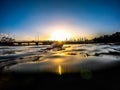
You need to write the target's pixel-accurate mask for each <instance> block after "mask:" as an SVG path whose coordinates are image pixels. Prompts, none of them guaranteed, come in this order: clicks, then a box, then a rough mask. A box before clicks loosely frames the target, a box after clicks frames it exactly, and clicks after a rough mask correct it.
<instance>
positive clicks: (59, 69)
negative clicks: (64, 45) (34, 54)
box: [58, 65, 62, 75]
mask: <svg viewBox="0 0 120 90" xmlns="http://www.w3.org/2000/svg"><path fill="white" fill-rule="evenodd" d="M58 73H59V75H61V74H62V68H61V65H59V66H58Z"/></svg>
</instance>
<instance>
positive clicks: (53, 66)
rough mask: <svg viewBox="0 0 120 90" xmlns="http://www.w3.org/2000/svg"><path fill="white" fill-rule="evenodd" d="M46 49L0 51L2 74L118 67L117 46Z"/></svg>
mask: <svg viewBox="0 0 120 90" xmlns="http://www.w3.org/2000/svg"><path fill="white" fill-rule="evenodd" d="M47 47H49V45H40V46H12V47H5V46H1V47H0V68H2V72H51V73H56V74H60V75H61V74H63V73H71V72H80V73H82V72H83V71H85V72H87V73H89V74H90V73H91V71H92V70H98V69H104V68H108V67H111V66H112V65H115V64H117V63H120V46H118V45H101V44H72V45H71V44H68V45H64V46H63V49H62V50H58V49H52V50H47V49H46V48H47Z"/></svg>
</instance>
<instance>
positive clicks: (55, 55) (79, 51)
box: [0, 45, 120, 90]
mask: <svg viewBox="0 0 120 90" xmlns="http://www.w3.org/2000/svg"><path fill="white" fill-rule="evenodd" d="M30 48H31V47H30ZM43 50H44V49H43ZM40 53H41V49H40V50H38V52H35V53H34V52H32V54H30V55H29V54H26V56H25V55H24V56H20V55H18V56H17V57H16V56H15V57H14V58H13V57H11V58H10V59H9V58H7V57H4V58H3V56H2V57H1V58H3V60H1V62H2V63H0V66H1V65H4V67H3V68H2V71H1V72H0V90H23V89H27V90H28V89H33V90H44V89H47V90H48V89H50V90H52V89H56V90H58V89H72V90H76V89H77V90H81V89H82V90H88V89H90V90H93V89H94V90H98V89H99V90H104V89H105V90H120V83H119V81H120V73H119V71H120V56H119V54H120V47H119V46H111V45H68V46H65V47H64V48H63V50H60V51H59V50H51V51H46V52H44V53H41V54H40ZM19 56H20V57H19ZM4 59H7V60H8V62H7V63H6V61H4ZM13 59H14V60H13ZM9 60H10V61H9ZM3 61H4V62H5V63H4V62H3ZM14 62H16V63H14Z"/></svg>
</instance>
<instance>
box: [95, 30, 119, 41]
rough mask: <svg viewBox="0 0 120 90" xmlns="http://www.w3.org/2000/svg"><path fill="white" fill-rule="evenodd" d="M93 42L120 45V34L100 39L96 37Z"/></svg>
mask: <svg viewBox="0 0 120 90" xmlns="http://www.w3.org/2000/svg"><path fill="white" fill-rule="evenodd" d="M93 42H96V43H117V42H119V43H120V32H116V33H114V34H112V35H104V36H100V37H96V38H94V39H93Z"/></svg>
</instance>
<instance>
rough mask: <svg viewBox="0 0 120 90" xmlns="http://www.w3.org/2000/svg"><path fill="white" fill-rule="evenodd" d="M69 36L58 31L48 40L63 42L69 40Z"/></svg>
mask: <svg viewBox="0 0 120 90" xmlns="http://www.w3.org/2000/svg"><path fill="white" fill-rule="evenodd" d="M70 37H71V35H70V34H69V33H68V32H65V31H62V30H58V31H55V32H53V33H52V34H51V37H50V40H56V41H64V40H66V39H70Z"/></svg>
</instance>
